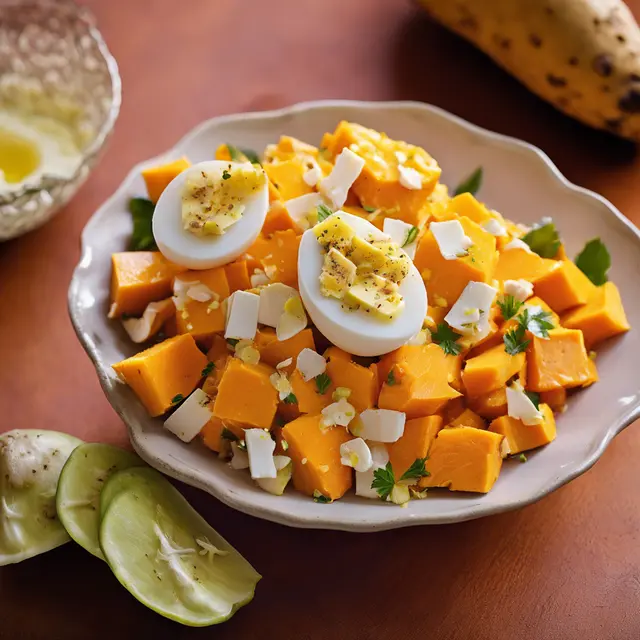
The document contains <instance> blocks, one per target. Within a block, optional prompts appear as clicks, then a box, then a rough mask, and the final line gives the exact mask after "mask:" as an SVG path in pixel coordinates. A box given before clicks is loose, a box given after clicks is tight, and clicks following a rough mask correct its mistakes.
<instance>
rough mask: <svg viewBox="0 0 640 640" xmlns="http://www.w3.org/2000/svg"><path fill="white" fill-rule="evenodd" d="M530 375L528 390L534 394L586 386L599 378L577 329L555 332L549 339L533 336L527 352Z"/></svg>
mask: <svg viewBox="0 0 640 640" xmlns="http://www.w3.org/2000/svg"><path fill="white" fill-rule="evenodd" d="M527 373H528V375H527V378H528V381H527V389H530V390H531V391H552V390H553V389H558V388H560V387H563V388H565V389H570V388H572V387H582V386H586V385H589V384H592V383H593V382H595V380H596V379H597V372H596V371H595V365H594V363H593V361H592V360H591V359H590V358H589V354H588V353H587V350H586V349H585V346H584V339H583V337H582V331H579V330H577V329H564V328H558V329H553V330H551V331H549V339H547V340H543V339H542V338H537V337H536V336H533V338H532V340H531V344H530V345H529V349H528V352H527Z"/></svg>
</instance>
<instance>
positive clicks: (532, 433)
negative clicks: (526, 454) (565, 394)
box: [489, 404, 556, 454]
mask: <svg viewBox="0 0 640 640" xmlns="http://www.w3.org/2000/svg"><path fill="white" fill-rule="evenodd" d="M540 411H541V412H542V415H543V420H542V422H541V423H540V424H532V425H527V424H524V422H522V420H517V419H516V418H512V417H510V416H501V417H500V418H496V419H495V420H494V421H493V422H492V423H491V425H490V426H489V431H493V432H494V433H499V434H500V435H503V436H504V437H505V438H506V440H507V444H508V445H509V451H510V453H512V454H514V453H520V452H521V451H528V450H529V449H535V448H536V447H541V446H542V445H545V444H549V443H550V442H551V441H552V440H555V437H556V421H555V419H554V417H553V411H551V408H550V407H549V405H546V404H540Z"/></svg>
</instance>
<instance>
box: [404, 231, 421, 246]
mask: <svg viewBox="0 0 640 640" xmlns="http://www.w3.org/2000/svg"><path fill="white" fill-rule="evenodd" d="M418 231H420V230H419V229H418V227H411V229H409V231H407V239H406V240H405V241H404V244H403V245H402V246H403V247H406V246H407V245H408V244H411V243H412V242H414V241H415V239H416V238H417V237H418Z"/></svg>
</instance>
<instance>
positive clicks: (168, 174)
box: [142, 158, 191, 204]
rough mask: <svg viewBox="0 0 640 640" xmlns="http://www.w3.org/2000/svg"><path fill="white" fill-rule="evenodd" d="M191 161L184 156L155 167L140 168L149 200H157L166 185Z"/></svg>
mask: <svg viewBox="0 0 640 640" xmlns="http://www.w3.org/2000/svg"><path fill="white" fill-rule="evenodd" d="M190 166H191V163H190V162H189V161H188V160H187V159H186V158H179V159H178V160H174V161H173V162H168V163H166V164H161V165H158V166H156V167H149V168H148V169H143V170H142V177H143V178H144V182H145V184H146V185H147V193H148V194H149V200H151V202H153V203H154V204H155V203H156V202H158V200H159V199H160V196H161V195H162V192H163V191H164V190H165V188H166V187H167V185H168V184H169V183H170V182H171V181H172V180H173V179H174V178H175V177H176V176H177V175H178V174H179V173H182V172H183V171H184V170H185V169H188V168H189V167H190Z"/></svg>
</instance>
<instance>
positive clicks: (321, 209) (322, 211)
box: [317, 204, 333, 222]
mask: <svg viewBox="0 0 640 640" xmlns="http://www.w3.org/2000/svg"><path fill="white" fill-rule="evenodd" d="M317 211H318V222H322V221H323V220H326V219H327V218H328V217H329V216H330V215H331V214H332V213H333V211H331V209H329V207H327V205H326V204H319V205H318V207H317Z"/></svg>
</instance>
